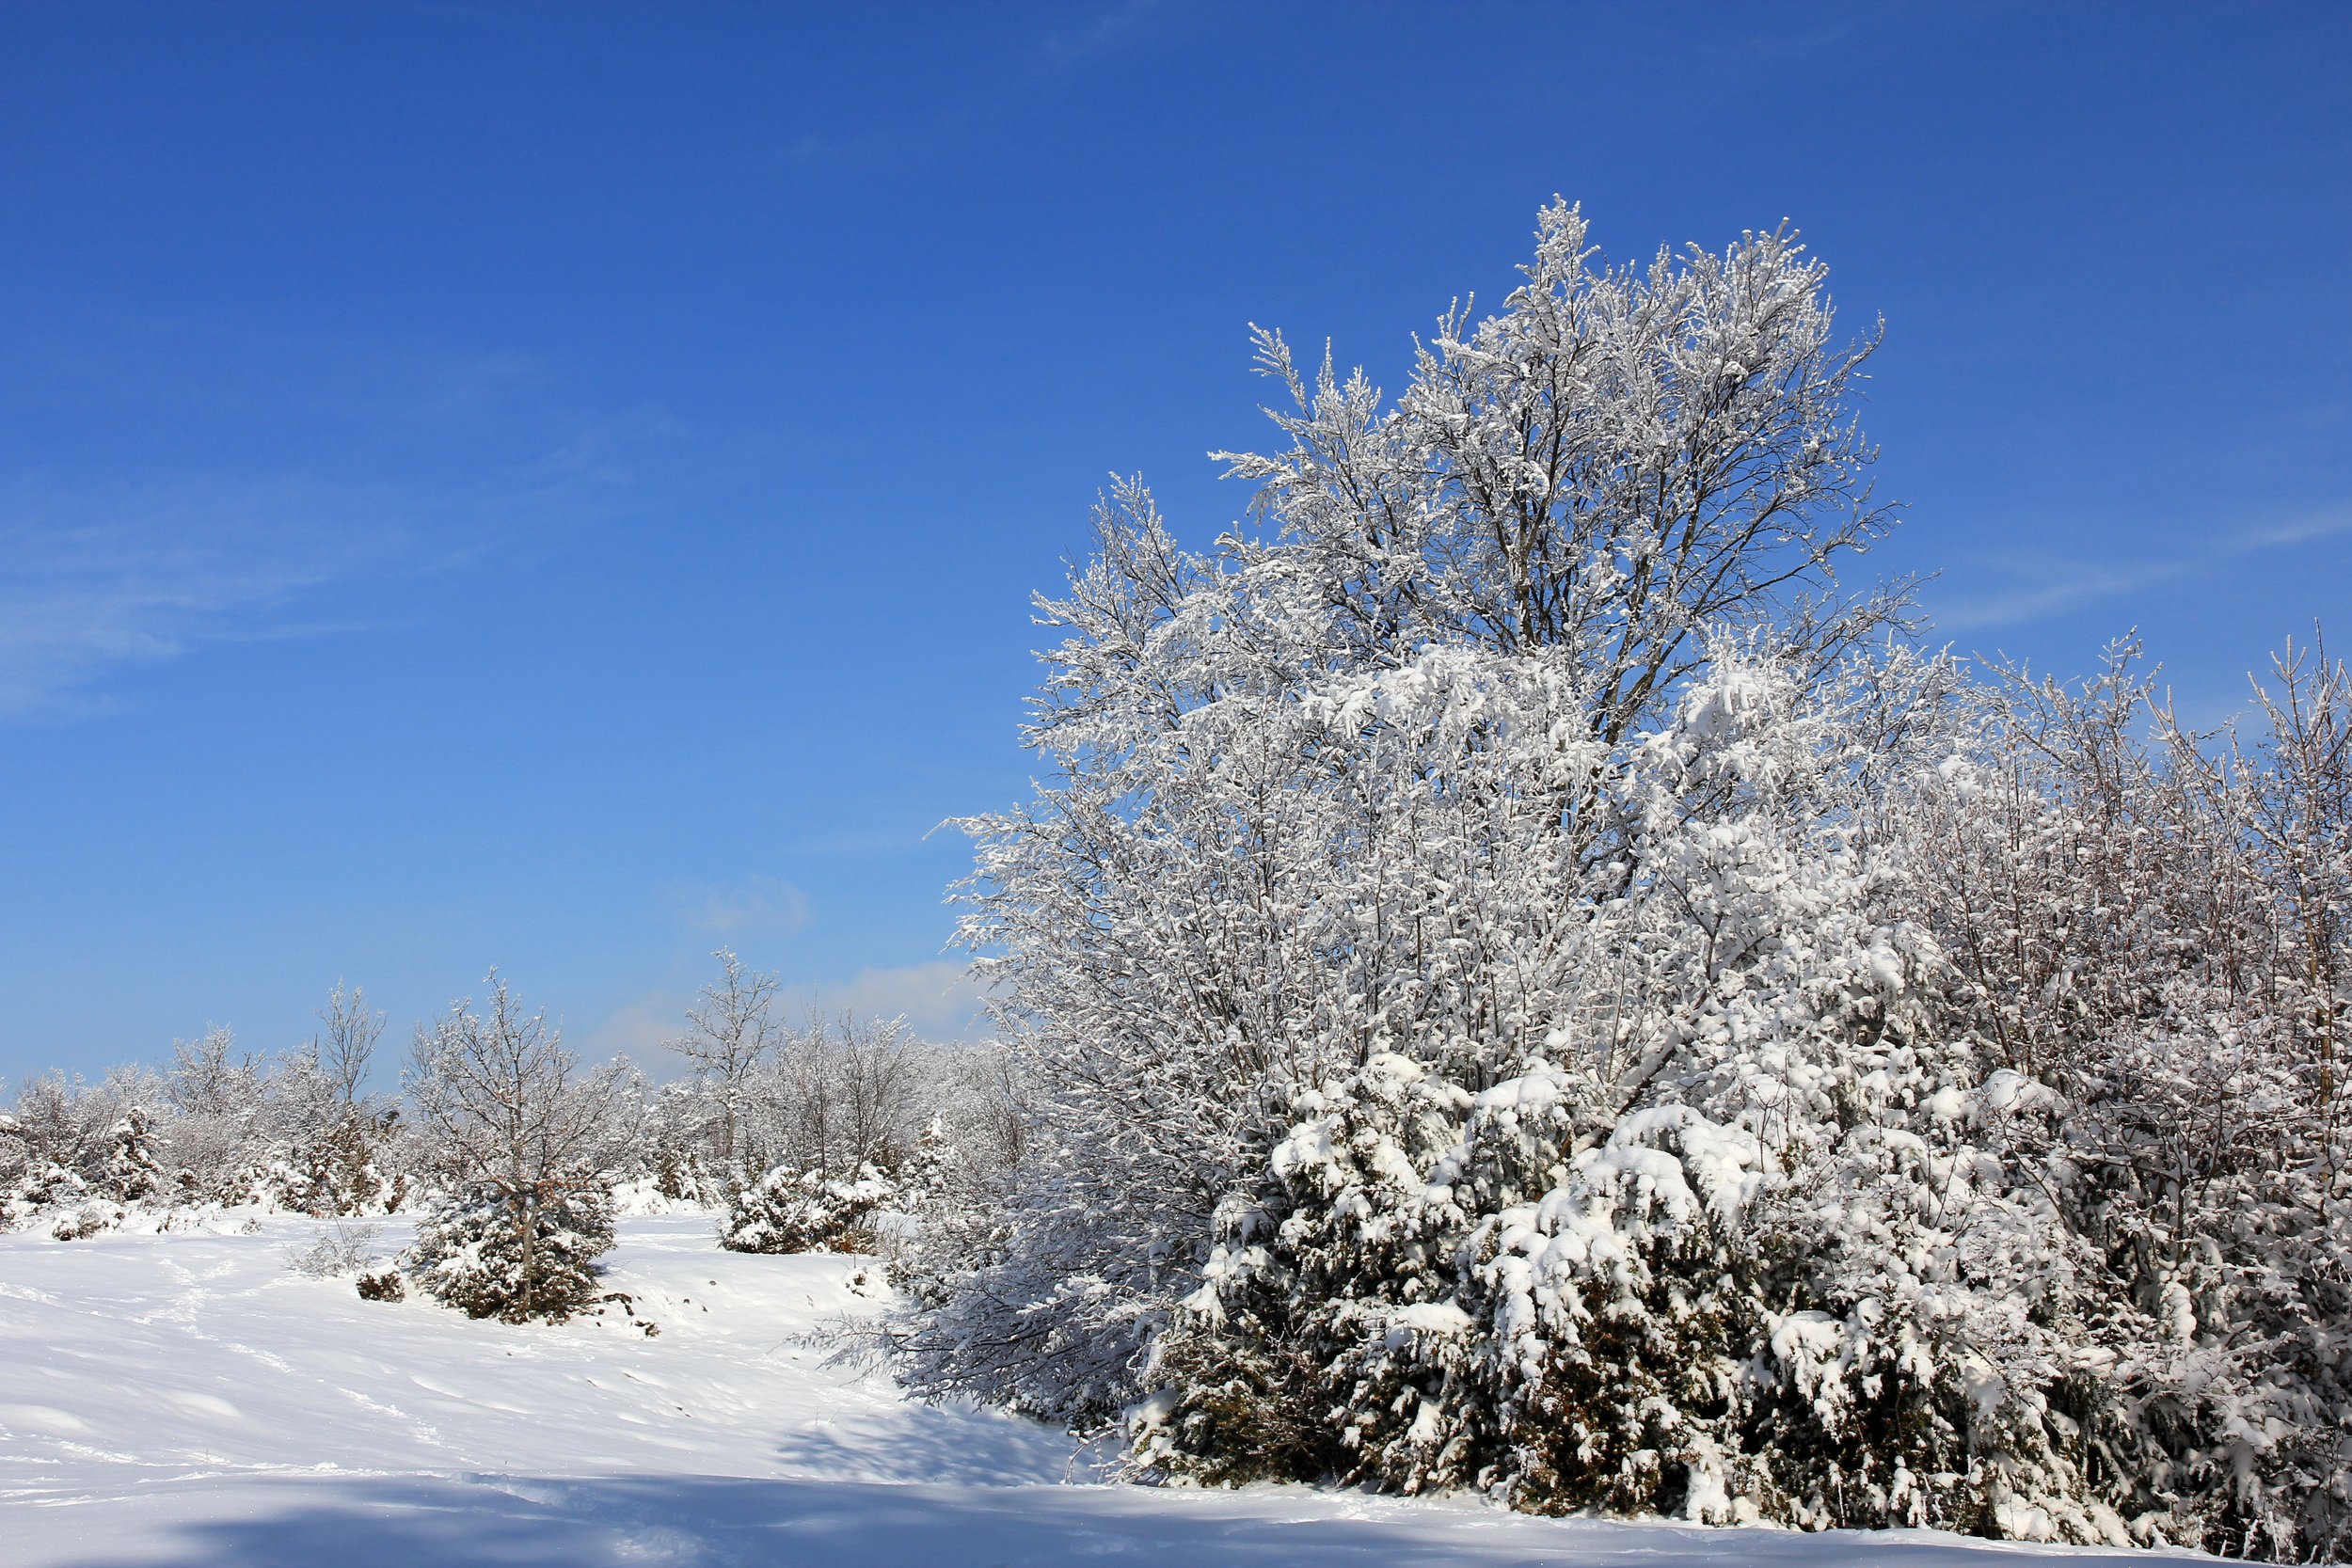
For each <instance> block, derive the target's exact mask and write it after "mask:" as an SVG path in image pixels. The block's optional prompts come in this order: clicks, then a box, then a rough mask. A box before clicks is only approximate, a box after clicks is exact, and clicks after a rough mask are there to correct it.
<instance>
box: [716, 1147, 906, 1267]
mask: <svg viewBox="0 0 2352 1568" xmlns="http://www.w3.org/2000/svg"><path fill="white" fill-rule="evenodd" d="M897 1191H898V1189H897V1185H896V1183H894V1182H892V1181H891V1180H888V1179H887V1178H885V1177H884V1176H882V1173H881V1172H879V1171H877V1170H875V1169H874V1167H873V1166H871V1165H862V1166H860V1167H859V1168H858V1170H857V1173H856V1174H855V1175H854V1176H850V1177H829V1176H826V1175H825V1174H824V1173H822V1172H821V1171H814V1170H794V1169H792V1168H791V1167H790V1166H788V1165H779V1166H777V1167H776V1168H775V1169H774V1170H771V1171H770V1172H769V1173H768V1174H767V1175H766V1176H764V1177H762V1178H760V1180H758V1181H756V1182H755V1183H754V1184H753V1185H751V1186H749V1187H746V1188H744V1189H743V1190H742V1191H741V1192H740V1193H739V1194H738V1195H737V1196H736V1198H735V1200H734V1202H733V1203H732V1204H731V1205H729V1207H728V1210H727V1217H726V1220H725V1222H724V1224H723V1225H722V1226H721V1227H720V1230H719V1244H720V1245H721V1246H723V1247H724V1248H726V1249H727V1250H728V1251H730V1252H871V1251H873V1250H874V1236H873V1231H872V1222H873V1219H874V1216H875V1213H876V1212H877V1211H878V1210H881V1209H882V1208H883V1207H884V1206H886V1205H888V1204H889V1203H890V1202H891V1201H892V1200H893V1199H894V1198H895V1197H896V1196H897Z"/></svg>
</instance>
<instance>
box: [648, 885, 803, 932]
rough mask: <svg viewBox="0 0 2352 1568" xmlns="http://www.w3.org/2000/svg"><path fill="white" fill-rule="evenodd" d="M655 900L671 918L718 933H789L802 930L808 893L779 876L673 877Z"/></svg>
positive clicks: (702, 929)
mask: <svg viewBox="0 0 2352 1568" xmlns="http://www.w3.org/2000/svg"><path fill="white" fill-rule="evenodd" d="M661 901H662V904H663V906H664V907H665V908H666V909H667V910H668V911H669V912H670V914H671V916H672V917H673V918H675V919H676V920H679V921H682V922H683V923H685V924H686V925H688V926H691V927H693V928H694V929H696V930H698V931H708V932H711V933H713V934H714V935H720V936H725V935H730V934H732V933H734V932H737V931H748V930H759V931H767V932H772V933H777V934H780V935H785V936H789V935H790V934H792V933H793V932H795V931H800V930H805V929H806V928H807V927H808V921H809V909H808V895H806V894H804V893H803V892H802V891H801V890H800V889H799V888H797V887H795V886H793V885H792V884H791V883H790V882H787V881H786V880H785V879H783V878H781V877H745V878H742V879H739V880H737V881H733V882H673V883H672V884H671V885H670V886H669V887H668V888H666V889H664V890H663V892H662V896H661Z"/></svg>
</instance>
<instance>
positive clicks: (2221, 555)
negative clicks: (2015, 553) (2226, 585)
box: [1935, 512, 2352, 631]
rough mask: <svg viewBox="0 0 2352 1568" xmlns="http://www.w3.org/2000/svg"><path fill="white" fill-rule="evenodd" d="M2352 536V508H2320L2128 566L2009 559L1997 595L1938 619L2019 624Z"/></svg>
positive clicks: (1946, 623)
mask: <svg viewBox="0 0 2352 1568" xmlns="http://www.w3.org/2000/svg"><path fill="white" fill-rule="evenodd" d="M2347 533H2352V512H2327V513H2316V514H2313V515H2310V516H2306V517H2300V518H2296V519H2294V520H2292V521H2289V522H2284V523H2279V524H2274V525H2271V526H2268V527H2263V528H2249V529H2242V530H2239V531H2236V532H2233V533H2231V534H2228V535H2225V536H2224V537H2223V538H2222V539H2220V540H2219V541H2217V543H2216V544H2214V545H2213V546H2210V547H2208V548H2206V549H2202V550H2198V551H2193V552H2188V553H2184V554H2176V555H2165V556H2150V557H2146V558H2143V559H2141V560H2139V561H2137V562H2128V563H2124V564H2121V565H2118V564H2115V563H2113V562H2083V561H2069V560H2040V561H2028V560H2012V561H2011V562H2007V563H2006V564H2005V569H2006V570H2007V571H2008V572H2009V574H2010V576H2011V577H2013V578H2017V579H2019V580H2017V581H2016V582H2015V583H2014V584H2013V585H2012V586H2011V587H2010V588H2007V589H2005V590H2001V591H1999V592H1995V593H1992V594H1984V595H1981V596H1979V597H1977V598H1974V599H1965V600H1963V601H1962V602H1961V603H1959V604H1957V605H1955V606H1952V607H1950V608H1948V609H1946V610H1942V611H1941V612H1939V613H1938V614H1937V615H1936V617H1935V624H1936V626H1938V627H1939V628H1940V629H1942V630H1945V631H1971V630H1975V629H1977V628H1979V627H1983V626H2014V625H2016V624H2018V623H2019V622H2024V621H2031V620H2035V619H2038V618H2040V617H2042V616H2044V615H2048V614H2051V613H2053V612H2055V611H2057V610H2065V609H2067V608H2069V607H2070V606H2073V605H2077V604H2085V603H2089V602H2091V601H2093V600H2097V599H2111V598H2116V597H2119V596H2121V595H2122V594H2135V593H2139V592H2141V591H2143V590H2146V589H2150V588H2154V587H2158V586H2161V585H2162V584H2165V583H2169V582H2177V581H2181V580H2184V579H2185V578H2192V577H2195V576H2197V575H2199V574H2201V573H2208V572H2212V571H2214V570H2216V569H2217V568H2220V567H2223V566H2226V565H2229V564H2231V563H2232V562H2239V561H2245V560H2248V559H2250V558H2253V557H2257V556H2262V555H2265V554H2269V553H2271V552H2274V551H2278V550H2284V549H2292V548H2295V547H2296V546H2304V545H2312V544H2317V543H2319V542H2321V541H2323V540H2328V539H2333V538H2338V537H2341V536H2343V535H2344V534H2347Z"/></svg>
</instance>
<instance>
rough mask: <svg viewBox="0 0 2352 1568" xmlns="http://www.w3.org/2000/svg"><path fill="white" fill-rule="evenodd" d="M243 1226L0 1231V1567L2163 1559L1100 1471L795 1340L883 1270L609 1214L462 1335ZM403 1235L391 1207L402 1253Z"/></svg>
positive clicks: (985, 1416)
mask: <svg viewBox="0 0 2352 1568" xmlns="http://www.w3.org/2000/svg"><path fill="white" fill-rule="evenodd" d="M620 1235H621V1243H620V1246H619V1248H618V1249H617V1251H616V1252H615V1253H614V1255H613V1266H612V1273H611V1275H610V1281H609V1282H610V1284H611V1286H612V1288H613V1289H614V1290H617V1291H627V1292H628V1293H629V1294H630V1295H631V1296H632V1297H633V1298H634V1301H635V1307H636V1316H637V1318H638V1319H639V1320H641V1321H642V1320H644V1319H647V1318H650V1319H651V1320H652V1321H654V1322H655V1323H659V1324H660V1330H661V1332H660V1336H659V1337H658V1338H648V1337H647V1336H645V1335H644V1333H642V1332H641V1331H640V1330H638V1329H637V1328H634V1327H632V1326H631V1325H630V1323H629V1322H628V1319H627V1318H626V1317H625V1316H623V1315H621V1314H619V1313H617V1312H615V1313H611V1314H608V1316H607V1317H606V1318H604V1319H602V1320H599V1321H594V1322H586V1323H572V1324H567V1325H564V1326H562V1327H554V1328H548V1327H538V1326H533V1327H511V1326H507V1325H504V1324H500V1323H473V1322H469V1321H467V1320H466V1319H464V1318H461V1317H459V1316H457V1315H456V1314H454V1313H453V1312H450V1311H449V1310H447V1309H446V1308H444V1307H438V1306H436V1305H433V1304H431V1303H428V1302H422V1301H418V1300H413V1299H412V1300H411V1301H408V1302H405V1303H399V1304H382V1303H368V1302H363V1301H360V1300H359V1299H358V1296H357V1294H356V1293H355V1292H354V1291H353V1289H352V1285H351V1282H350V1281H349V1280H348V1279H314V1278H308V1277H305V1276H302V1275H296V1274H294V1273H291V1272H289V1271H288V1270H287V1268H286V1267H285V1252H286V1249H287V1247H288V1246H289V1245H290V1244H294V1243H300V1242H302V1241H304V1240H307V1239H308V1238H309V1236H310V1226H309V1224H308V1222H300V1221H292V1220H282V1219H281V1220H276V1221H271V1222H268V1223H265V1224H263V1225H262V1228H261V1229H259V1230H258V1231H256V1232H254V1233H250V1234H247V1233H242V1232H241V1231H238V1230H235V1229H227V1230H226V1233H203V1232H197V1233H186V1232H170V1233H166V1234H163V1235H124V1234H114V1235H106V1236H102V1237H98V1238H95V1239H92V1240H88V1241H82V1242H73V1243H60V1242H55V1241H50V1240H47V1239H45V1238H39V1237H30V1236H9V1237H0V1561H6V1562H8V1563H12V1564H18V1565H21V1568H66V1565H72V1568H130V1565H133V1564H165V1563H170V1564H191V1565H195V1564H205V1565H212V1564H219V1565H223V1568H227V1565H232V1564H233V1565H237V1568H279V1565H286V1568H291V1565H295V1564H303V1565H312V1564H322V1565H328V1568H374V1565H379V1564H380V1565H384V1568H392V1565H399V1568H426V1565H452V1568H469V1565H474V1564H485V1565H487V1564H566V1565H600V1564H623V1563H628V1564H645V1563H672V1564H739V1563H740V1564H751V1563H762V1564H776V1565H790V1568H829V1565H834V1564H840V1565H844V1568H848V1565H856V1568H893V1565H899V1564H904V1565H909V1568H922V1565H931V1564H938V1565H943V1568H944V1565H948V1564H956V1565H963V1564H979V1565H986V1564H1008V1565H1009V1564H1041V1563H1069V1562H1076V1561H1086V1560H1098V1559H1107V1560H1117V1561H1120V1562H1124V1563H1133V1564H1139V1565H1152V1568H1162V1565H1166V1568H1175V1565H1185V1568H1191V1565H1200V1568H1206V1565H1209V1564H1219V1565H1225V1564H1231V1565H1235V1568H1275V1565H1278V1564H1279V1565H1285V1568H1291V1565H1295V1568H1335V1565H1339V1564H1351V1565H1370V1564H1375V1563H1378V1564H1386V1563H1415V1564H1420V1563H1432V1564H1436V1563H1460V1564H1475V1565H1479V1568H1490V1565H1501V1564H1537V1563H1559V1564H1566V1563H1576V1564H1595V1565H1607V1564H1619V1563H1623V1564H1632V1563H1636V1562H1638V1563H1641V1564H1644V1565H1645V1568H1681V1565H1690V1568H1703V1565H1711V1564H1722V1563H1746V1564H1755V1565H1759V1568H1770V1565H1772V1564H1776V1563H1785V1564H1799V1563H1806V1564H1811V1563H1864V1562H1869V1563H1888V1564H1894V1565H1897V1568H1934V1565H1941V1564H1955V1565H1962V1564H1964V1565H1969V1568H1991V1562H1992V1560H1994V1559H2006V1558H2019V1557H2057V1556H2065V1557H2075V1558H2084V1559H2104V1560H2118V1561H2122V1560H2133V1561H2140V1562H2146V1561H2149V1560H2151V1558H2152V1556H2153V1555H2154V1554H2148V1553H2116V1552H2104V1553H2103V1552H2090V1551H2070V1550H2067V1549H2064V1548H2050V1547H2040V1548H2037V1547H2024V1546H2018V1545H2014V1544H2010V1545H1998V1546H1996V1545H1993V1544H1987V1543H1980V1542H1972V1541H1964V1540H1960V1539H1957V1538H1954V1537H1949V1536H1940V1535H1935V1534H1931V1533H1928V1532H1916V1531H1897V1532H1885V1533H1879V1534H1869V1535H1861V1534H1828V1535H1797V1534H1791V1533H1787V1532H1780V1531H1763V1530H1737V1531H1731V1530H1708V1529H1700V1528H1685V1527H1677V1526H1670V1525H1663V1524H1658V1525H1647V1524H1621V1523H1614V1522H1604V1521H1597V1520H1549V1519H1535V1518H1527V1517H1521V1516H1515V1515H1512V1514H1509V1513H1503V1512H1502V1511H1500V1510H1497V1509H1493V1508H1489V1507H1486V1506H1485V1505H1483V1504H1480V1503H1478V1502H1475V1501H1470V1500H1459V1499H1454V1500H1442V1499H1441V1500H1407V1499H1397V1498H1382V1497H1366V1496H1362V1495H1360V1494H1353V1493H1328V1492H1317V1491H1311V1490H1308V1489H1304V1488H1295V1487H1281V1488H1258V1489H1251V1490H1248V1491H1244V1492H1207V1491H1189V1490H1177V1489H1162V1488H1142V1487H1135V1486H1124V1485H1115V1484H1098V1483H1092V1482H1090V1481H1089V1480H1088V1479H1087V1478H1088V1477H1089V1476H1090V1474H1091V1472H1090V1471H1089V1469H1088V1468H1087V1467H1086V1466H1085V1465H1083V1464H1081V1463H1079V1462H1078V1455H1077V1454H1076V1452H1075V1449H1073V1444H1072V1442H1071V1440H1070V1439H1069V1438H1067V1437H1066V1436H1064V1435H1062V1434H1061V1433H1058V1432H1057V1431H1055V1430H1053V1429H1050V1428H1047V1427H1044V1426H1041V1425H1038V1424H1036V1423H1032V1422H1028V1421H1025V1420H1021V1419H1018V1418H1012V1417H1009V1416H1005V1415H1001V1414H998V1413H995V1412H993V1411H984V1410H974V1409H952V1408H942V1407H938V1406H933V1405H925V1404H918V1403H914V1402H909V1401H907V1400H906V1399H904V1398H903V1397H902V1396H901V1395H900V1393H899V1392H898V1389H897V1388H896V1387H895V1386H893V1385H892V1384H891V1383H890V1381H889V1380H888V1378H887V1377H885V1376H882V1375H880V1374H878V1373H875V1372H872V1371H870V1370H858V1369H856V1368H852V1367H848V1366H843V1365H839V1364H835V1363H834V1362H831V1361H830V1360H829V1359H828V1355H827V1353H826V1352H825V1350H824V1349H822V1348H821V1347H818V1346H815V1345H811V1344H808V1343H804V1342H802V1340H803V1336H806V1335H808V1334H809V1333H811V1332H812V1331H815V1330H819V1329H821V1328H823V1327H825V1326H826V1325H827V1324H829V1323H837V1322H838V1321H840V1320H841V1319H842V1318H844V1317H845V1316H852V1315H858V1314H863V1313H867V1312H871V1311H874V1310H876V1309H877V1308H879V1307H881V1306H882V1304H883V1301H884V1299H885V1291H886V1288H885V1287H884V1286H883V1285H882V1283H881V1279H880V1271H879V1269H876V1268H875V1267H874V1266H873V1265H872V1264H871V1262H870V1260H866V1259H853V1258H839V1257H829V1256H819V1257H759V1256H750V1255H741V1254H733V1253H725V1252H722V1251H720V1250H719V1249H718V1248H717V1246H716V1245H715V1244H714V1243H713V1240H712V1228H711V1223H710V1220H709V1218H708V1216H707V1215H700V1214H669V1215H657V1216H648V1217H641V1218H634V1219H628V1220H624V1221H623V1222H622V1224H621V1227H620ZM404 1241H405V1234H404V1233H403V1231H402V1229H401V1228H400V1227H386V1229H385V1232H384V1234H383V1236H382V1238H381V1243H380V1244H381V1245H382V1246H383V1247H384V1248H385V1249H386V1250H387V1251H389V1249H390V1248H391V1247H393V1246H396V1245H398V1244H400V1243H402V1242H404Z"/></svg>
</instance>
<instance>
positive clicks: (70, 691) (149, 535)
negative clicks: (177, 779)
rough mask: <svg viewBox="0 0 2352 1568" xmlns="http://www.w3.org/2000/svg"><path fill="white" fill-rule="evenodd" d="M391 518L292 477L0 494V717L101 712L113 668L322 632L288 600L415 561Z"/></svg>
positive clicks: (375, 499) (390, 508) (392, 509)
mask: <svg viewBox="0 0 2352 1568" xmlns="http://www.w3.org/2000/svg"><path fill="white" fill-rule="evenodd" d="M399 515H400V508H399V506H398V504H397V502H396V500H395V499H394V498H392V497H391V496H389V495H387V494H385V493H383V492H380V491H374V490H371V489H368V488H365V487H359V486H339V485H332V484H326V483H317V482H313V481H307V480H299V479H278V480H268V481H261V482H237V481H224V480H198V481H190V482H183V483H171V484H148V485H105V486H98V487H93V488H89V489H83V490H78V491H73V490H64V489H58V488H54V487H48V486H43V485H40V484H38V483H31V482H27V481H22V480H20V481H17V482H14V483H10V484H8V486H6V487H5V488H0V719H23V718H28V717H38V716H42V715H58V716H72V715H73V714H75V713H79V712H84V711H89V710H95V709H103V707H105V706H106V705H107V699H106V697H105V696H104V694H103V691H102V690H100V689H98V688H99V687H100V683H101V682H102V681H103V677H104V676H105V675H106V674H107V673H110V672H112V671H114V670H116V669H118V668H119V667H121V666H124V665H128V664H136V663H152V662H155V661H157V660H161V659H167V658H172V657H177V656H180V655H182V654H185V653H187V652H189V651H190V650H191V649H194V648H197V647H199V646H202V645H205V644H207V643H218V642H226V641H255V640H258V639H264V638H280V637H290V636H301V635H306V634H311V633H315V632H317V631H320V630H324V629H327V628H326V627H325V626H321V625H319V624H317V623H315V622H312V623H307V624H306V623H305V622H304V621H303V620H302V619H301V617H300V614H299V610H300V606H301V604H302V601H303V600H304V599H305V598H306V597H307V596H308V595H310V594H312V593H313V592H314V591H316V590H318V589H320V588H322V587H324V586H326V585H327V584H329V583H332V582H335V581H338V580H341V579H345V578H354V577H358V576H362V575H365V574H369V573H373V572H378V571H382V570H385V569H387V568H389V567H392V566H394V565H396V564H397V563H398V562H401V561H403V560H404V558H406V557H409V556H411V555H413V553H414V551H415V541H414V540H413V538H412V537H411V536H410V535H409V534H408V532H407V531H406V530H405V528H404V527H403V526H402V524H401V523H400V522H399V521H398V517H399Z"/></svg>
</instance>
